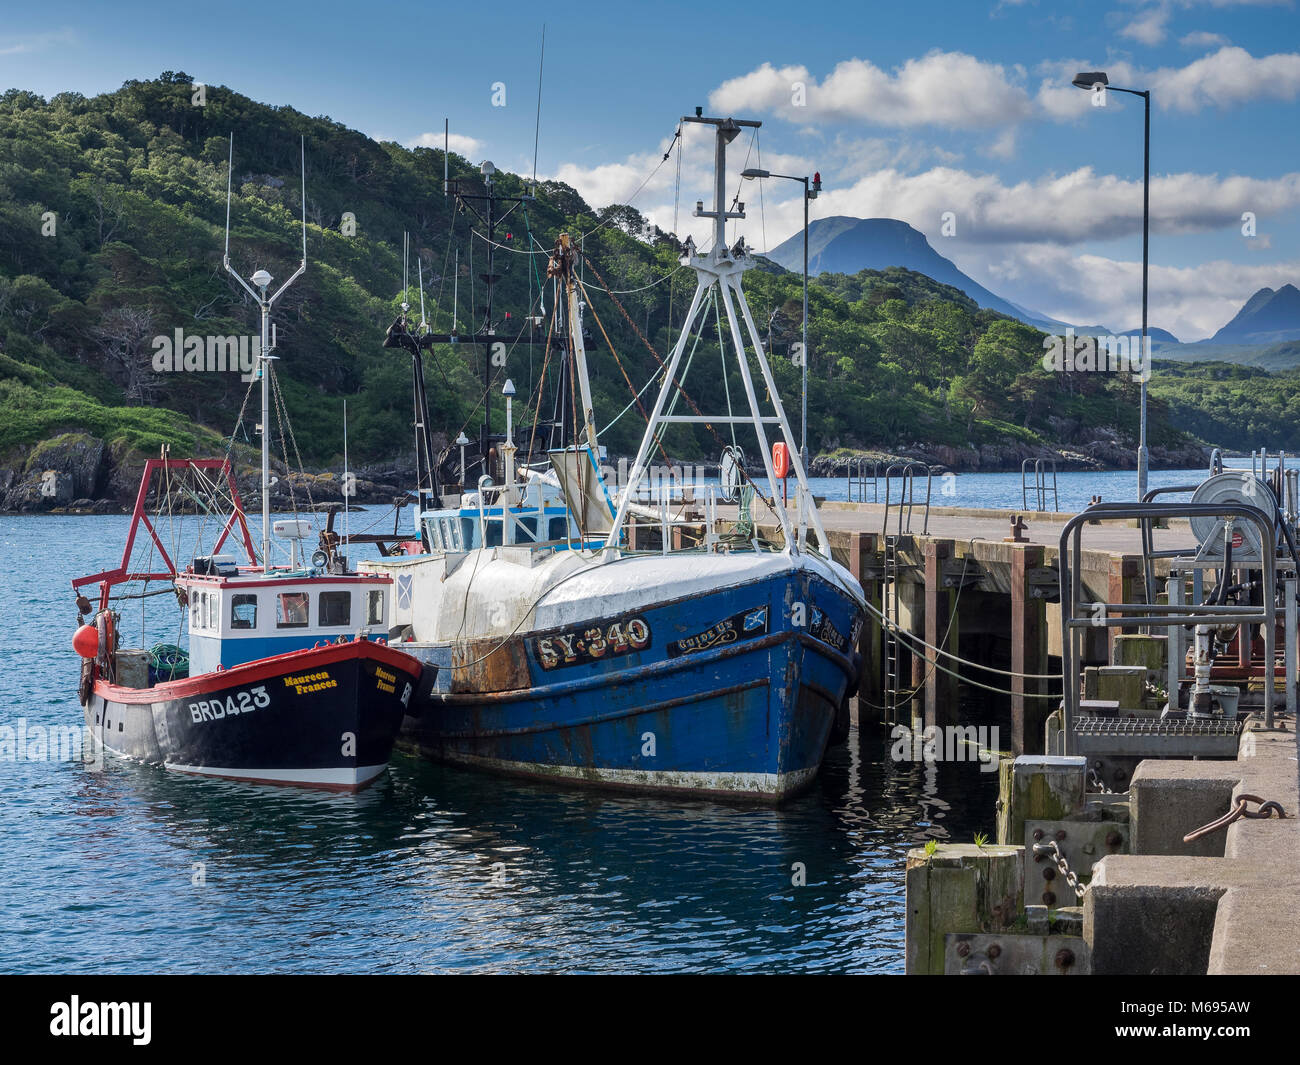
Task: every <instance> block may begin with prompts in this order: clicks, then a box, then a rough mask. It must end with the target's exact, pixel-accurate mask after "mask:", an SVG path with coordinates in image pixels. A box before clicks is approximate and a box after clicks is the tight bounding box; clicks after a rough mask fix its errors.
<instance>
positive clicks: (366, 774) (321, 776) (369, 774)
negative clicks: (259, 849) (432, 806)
mask: <svg viewBox="0 0 1300 1065" xmlns="http://www.w3.org/2000/svg"><path fill="white" fill-rule="evenodd" d="M163 764H164V766H165V767H166V768H167V769H171V770H173V771H174V772H177V773H197V774H198V775H200V776H205V777H233V778H236V779H239V780H265V781H269V782H271V783H283V784H330V785H335V786H337V785H354V784H364V783H365V782H366V781H368V780H373V779H374V778H375V777H377V776H379V774H380V773H382V772H383V771H384V770H385V769H386V768H388V763H386V762H385V763H384V764H383V765H363V766H357V767H356V768H355V769H348V768H346V767H345V768H342V769H257V768H252V767H248V768H244V769H229V768H225V767H223V766H212V765H180V764H179V763H177V762H165V763H163Z"/></svg>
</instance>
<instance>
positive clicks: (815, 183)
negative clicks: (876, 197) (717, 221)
mask: <svg viewBox="0 0 1300 1065" xmlns="http://www.w3.org/2000/svg"><path fill="white" fill-rule="evenodd" d="M740 176H741V177H743V178H748V179H750V180H752V179H754V178H770V177H774V178H786V179H787V180H789V181H801V182H803V351H802V352H801V353H800V356H801V357H800V360H799V361H800V369H801V370H802V376H803V401H802V408H801V414H800V419H799V433H800V437H799V462H800V464H801V465H802V466H803V468H804V469H805V470H806V469H807V468H808V201H809V200H815V199H816V198H817V194H818V193H819V192H821V190H822V176H821V174H820V173H815V174H813V178H812V186H811V187H809V184H808V178H807V177H795V176H794V175H793V174H773V173H772V172H771V171H768V170H745V171H742V172H741V175H740Z"/></svg>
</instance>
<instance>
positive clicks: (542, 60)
mask: <svg viewBox="0 0 1300 1065" xmlns="http://www.w3.org/2000/svg"><path fill="white" fill-rule="evenodd" d="M545 67H546V23H545V22H543V23H542V55H541V58H540V59H539V60H538V61H537V121H536V123H535V124H534V126H533V188H534V190H535V189H536V188H537V143H538V137H539V134H540V133H541V131H542V71H543V70H544V69H545Z"/></svg>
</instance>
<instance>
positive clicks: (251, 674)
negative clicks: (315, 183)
mask: <svg viewBox="0 0 1300 1065" xmlns="http://www.w3.org/2000/svg"><path fill="white" fill-rule="evenodd" d="M232 160H233V144H232ZM304 169H305V167H304ZM303 202H304V203H305V202H306V188H305V185H304V189H303ZM304 210H305V208H304ZM229 241H230V237H229V232H227V236H226V246H227V254H226V258H225V266H226V269H227V270H228V271H229V272H230V273H231V275H232V276H233V277H234V278H235V279H236V280H237V281H238V282H239V283H240V285H242V286H243V287H244V289H245V290H246V291H247V292H248V293H249V295H251V296H252V297H253V298H254V300H256V301H257V303H258V304H259V306H260V308H261V313H262V343H261V349H260V352H259V363H258V371H257V376H256V377H255V378H254V381H255V382H257V381H260V384H261V392H262V419H261V423H260V427H259V428H260V430H261V435H262V449H261V452H262V453H261V459H262V479H261V496H262V498H261V503H262V538H261V540H262V542H261V551H260V553H259V552H257V551H256V550H255V549H254V546H253V539H252V537H251V536H250V534H249V530H248V522H247V520H246V518H245V516H244V510H243V506H242V504H241V502H240V497H239V489H238V485H237V483H236V480H235V478H234V476H233V472H232V468H231V462H230V456H229V454H227V456H226V457H224V458H221V459H172V458H168V457H167V456H166V455H165V454H164V455H163V456H162V457H161V458H157V459H150V460H149V461H148V462H147V463H146V465H145V470H144V476H143V478H142V480H141V482H140V490H139V494H138V495H137V497H136V501H135V510H134V513H133V514H132V518H131V526H130V530H129V532H128V534H127V539H126V545H125V548H124V550H123V552H122V560H121V563H120V564H119V565H118V566H117V567H116V568H115V569H111V570H105V571H104V572H101V573H95V574H91V575H89V576H86V577H81V578H78V579H76V580H74V581H73V582H72V587H73V589H74V590H76V591H77V592H78V599H77V609H78V614H79V624H80V627H79V628H78V630H77V632H76V635H75V637H74V639H73V646H74V648H75V649H76V651H77V652H78V653H79V654H80V655H81V656H82V658H83V659H84V661H83V663H82V672H81V685H80V691H79V694H80V698H81V703H82V705H83V706H84V707H85V718H86V726H87V728H88V729H89V730H90V731H91V733H92V735H93V736H94V737H95V738H97V739H98V740H99V741H100V742H101V743H102V746H103V747H104V748H105V749H107V750H109V751H113V752H115V753H117V754H120V755H124V756H126V757H128V758H133V759H137V760H139V761H142V762H148V763H151V764H156V765H162V766H165V767H166V768H168V769H173V770H176V771H178V772H183V773H197V774H202V775H205V776H216V777H226V778H231V779H236V780H250V781H257V782H261V783H268V784H290V785H299V786H303V787H313V788H327V789H331V790H339V791H356V790H358V789H360V788H362V787H364V786H365V785H366V784H368V783H370V782H371V781H372V780H374V779H375V778H376V777H377V776H379V774H380V773H382V772H383V771H384V768H385V767H386V766H387V765H388V759H389V756H390V754H391V752H392V748H393V742H394V740H395V739H396V737H397V732H398V729H399V728H400V726H401V723H402V717H403V714H404V713H405V711H406V709H407V707H408V706H409V705H410V704H411V700H412V697H413V696H414V695H415V694H416V688H417V687H418V686H419V682H420V678H421V675H422V673H423V670H424V667H423V665H422V664H421V663H420V662H419V661H418V660H417V659H415V658H412V657H411V656H409V655H406V654H403V653H402V652H400V651H398V650H396V649H394V648H392V647H389V646H387V642H386V640H387V634H388V628H387V624H386V619H387V614H388V603H387V597H388V595H389V592H390V588H391V583H392V582H391V578H389V577H388V576H386V575H383V574H358V573H355V572H350V571H349V570H348V567H347V562H346V558H345V557H344V556H343V555H342V554H340V553H339V552H338V551H337V548H338V547H339V541H338V538H337V537H336V536H334V534H333V533H332V531H329V530H327V531H326V532H324V533H322V535H321V536H320V547H319V549H317V550H315V551H313V552H312V554H311V557H310V560H305V559H304V558H303V557H302V556H303V554H304V552H303V551H302V550H301V546H302V541H303V540H304V539H306V538H307V537H308V536H309V535H310V533H311V531H312V523H311V522H310V521H307V520H303V519H300V518H297V517H295V518H292V519H288V520H280V521H276V522H274V524H273V523H272V521H271V504H270V495H271V493H270V487H271V481H270V452H269V443H268V440H269V435H270V434H269V429H268V427H269V425H270V417H271V410H270V388H271V382H272V381H273V379H274V374H275V367H274V363H275V358H274V356H272V355H271V346H272V345H271V342H270V341H271V338H270V335H269V332H270V331H269V320H270V310H271V306H272V304H273V303H274V302H275V301H276V299H278V298H279V296H281V295H282V294H283V293H284V291H285V289H287V288H288V287H289V285H291V284H292V283H293V282H294V281H295V280H296V279H297V278H298V277H300V276H301V275H302V273H303V272H304V271H305V270H306V268H307V230H306V218H305V215H304V219H303V245H302V253H303V254H302V263H301V265H300V266H299V267H298V270H297V272H295V273H294V274H293V276H291V277H290V278H289V280H288V281H286V282H285V283H284V284H283V285H281V286H280V288H279V289H278V290H276V291H275V292H274V293H271V294H268V291H267V290H268V288H269V286H270V284H271V276H270V274H268V273H267V272H266V271H265V270H259V271H257V273H255V274H254V275H253V277H252V282H253V284H252V285H249V284H248V283H247V282H246V281H244V279H243V278H242V277H240V276H239V275H238V274H237V273H236V272H235V271H234V269H233V268H231V266H230V257H229ZM254 286H255V287H254ZM252 387H253V385H252V383H250V386H249V388H250V391H251V389H252ZM280 406H281V405H280V404H277V416H280V410H279V408H280ZM283 429H284V427H283V425H282V426H281V432H282V435H283ZM155 477H156V478H157V480H156V482H155ZM151 500H152V502H153V504H154V507H155V509H156V510H157V511H159V512H161V511H162V510H164V509H165V510H166V511H167V512H168V514H169V521H168V524H167V525H166V526H165V527H164V531H166V532H167V534H168V536H169V537H171V539H172V550H171V551H170V552H169V551H168V549H167V547H166V546H165V545H164V541H163V537H162V536H160V535H159V528H158V527H157V526H155V524H154V522H153V521H151V520H150V517H149V515H148V513H147V507H148V505H149V503H150V501H151ZM178 503H179V505H180V506H181V508H182V509H183V511H184V512H187V513H189V514H192V515H194V516H197V517H198V518H199V519H200V521H201V522H204V521H210V520H211V518H212V516H213V515H215V514H225V513H226V512H227V509H228V512H229V516H228V517H227V518H225V519H224V521H223V522H222V523H221V525H220V530H219V533H217V535H216V536H215V540H214V541H213V546H212V547H211V549H210V550H208V551H204V552H203V553H198V552H197V551H196V552H195V555H194V557H193V561H192V562H190V563H189V564H188V565H186V566H185V568H184V569H183V570H182V569H180V568H179V567H178V566H177V565H176V564H175V563H174V562H173V558H175V557H178V556H177V552H178V550H179V548H178V543H180V542H185V543H187V544H188V543H194V544H201V543H202V542H203V537H202V536H201V535H200V536H199V537H198V538H197V539H195V540H192V541H191V540H187V539H185V538H184V537H182V538H180V539H179V540H178V538H177V535H176V528H175V522H174V519H175V517H176V513H175V510H176V507H177V505H178ZM141 529H143V530H145V531H146V532H147V534H148V536H147V538H141V539H140V544H141V550H147V551H148V553H149V554H148V559H147V560H146V561H144V562H143V563H141V564H139V565H133V560H132V556H133V552H135V550H136V546H137V534H138V533H139V532H140V531H141ZM201 529H202V526H201ZM272 529H274V532H275V534H276V536H277V537H278V538H280V539H283V540H286V541H288V542H289V550H288V558H287V564H286V565H283V566H276V565H275V564H273V562H272V557H271V556H272V539H271V534H272ZM231 542H238V543H239V544H240V546H242V547H243V550H244V554H245V556H246V561H245V562H244V563H242V564H241V563H239V562H237V561H236V559H235V557H234V556H233V555H230V554H223V553H222V552H223V548H225V547H226V545H227V544H228V543H231ZM159 582H162V583H163V587H162V588H161V589H159V588H157V587H156V585H157V584H158V583H159ZM151 584H152V585H155V587H153V588H152V589H151V588H150V587H149V586H150V585H151ZM91 586H97V587H98V589H99V602H98V604H97V606H92V604H91V602H90V600H89V599H87V598H86V597H85V596H84V595H83V594H81V589H84V588H88V587H91ZM122 586H136V587H139V589H140V590H138V591H125V589H124V588H123V587H122ZM115 589H116V591H115ZM159 594H171V595H174V597H175V600H176V602H177V604H178V606H179V608H180V610H181V612H182V617H181V618H180V619H179V626H178V630H180V629H186V628H187V633H188V644H189V647H188V649H185V648H182V647H180V646H178V645H174V644H156V645H154V646H153V647H151V648H145V647H138V648H131V647H127V646H124V645H123V640H122V625H121V615H120V613H119V611H118V610H117V609H115V606H114V604H115V603H119V602H122V601H124V600H128V599H136V600H139V601H140V602H141V603H142V604H143V602H144V600H146V599H149V598H150V597H152V596H155V595H159ZM87 615H90V621H89V622H87ZM146 630H147V625H145V624H144V622H143V620H142V625H141V632H142V638H141V642H142V643H143V642H144V636H143V633H144V632H145V631H146ZM134 631H135V630H134V629H132V632H134ZM178 638H179V637H178Z"/></svg>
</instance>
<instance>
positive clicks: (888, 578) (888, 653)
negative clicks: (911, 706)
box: [880, 534, 910, 725]
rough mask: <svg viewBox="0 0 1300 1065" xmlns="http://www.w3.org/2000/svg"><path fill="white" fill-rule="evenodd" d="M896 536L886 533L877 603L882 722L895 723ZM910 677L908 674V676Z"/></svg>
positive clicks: (898, 649)
mask: <svg viewBox="0 0 1300 1065" xmlns="http://www.w3.org/2000/svg"><path fill="white" fill-rule="evenodd" d="M899 539H900V537H898V536H892V535H889V534H886V536H885V558H884V563H885V565H884V582H883V585H882V587H881V600H880V605H881V608H882V609H883V612H884V614H885V617H886V618H887V619H888V622H887V624H886V625H884V627H883V629H884V631H883V632H882V634H881V635H882V637H883V640H884V655H883V656H882V658H883V661H884V670H885V676H884V684H883V688H884V696H885V724H887V725H895V724H897V723H898V709H899V704H900V699H899V692H900V691H901V680H902V678H901V677H900V675H899V674H900V661H901V658H902V641H901V640H899V638H898V630H899V596H898V542H899ZM909 679H910V678H909Z"/></svg>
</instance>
